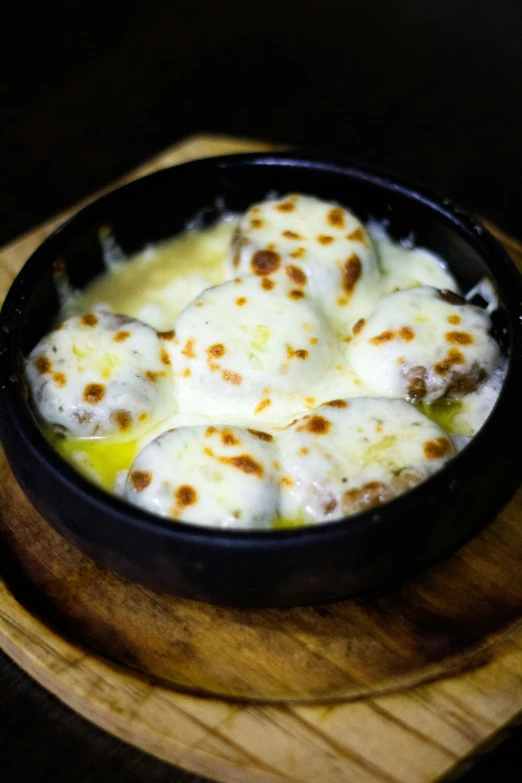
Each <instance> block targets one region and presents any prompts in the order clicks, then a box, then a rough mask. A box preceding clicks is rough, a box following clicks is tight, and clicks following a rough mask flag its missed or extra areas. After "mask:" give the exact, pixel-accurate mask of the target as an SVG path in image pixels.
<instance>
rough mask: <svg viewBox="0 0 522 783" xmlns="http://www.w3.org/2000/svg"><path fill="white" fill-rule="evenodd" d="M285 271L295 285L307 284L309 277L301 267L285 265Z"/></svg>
mask: <svg viewBox="0 0 522 783" xmlns="http://www.w3.org/2000/svg"><path fill="white" fill-rule="evenodd" d="M285 272H286V276H287V277H288V279H289V280H290V281H291V282H292V283H293V284H294V285H306V281H307V277H306V274H305V272H303V270H302V269H301V268H300V267H298V266H292V265H290V266H287V267H285Z"/></svg>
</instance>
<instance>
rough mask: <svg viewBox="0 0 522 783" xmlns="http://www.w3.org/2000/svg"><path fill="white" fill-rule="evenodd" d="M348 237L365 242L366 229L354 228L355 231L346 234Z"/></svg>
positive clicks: (353, 240)
mask: <svg viewBox="0 0 522 783" xmlns="http://www.w3.org/2000/svg"><path fill="white" fill-rule="evenodd" d="M346 239H350V240H351V241H352V242H364V241H365V236H364V231H363V230H362V228H354V230H353V231H351V232H350V233H349V234H347V235H346Z"/></svg>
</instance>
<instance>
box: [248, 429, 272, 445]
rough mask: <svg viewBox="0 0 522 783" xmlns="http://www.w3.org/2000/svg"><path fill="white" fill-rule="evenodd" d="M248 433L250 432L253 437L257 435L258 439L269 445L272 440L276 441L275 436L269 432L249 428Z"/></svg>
mask: <svg viewBox="0 0 522 783" xmlns="http://www.w3.org/2000/svg"><path fill="white" fill-rule="evenodd" d="M247 432H249V433H250V434H251V435H255V437H256V438H259V440H264V441H266V442H267V443H270V441H271V440H274V436H273V435H270V433H268V432H263V431H262V430H251V429H250V428H249V427H247Z"/></svg>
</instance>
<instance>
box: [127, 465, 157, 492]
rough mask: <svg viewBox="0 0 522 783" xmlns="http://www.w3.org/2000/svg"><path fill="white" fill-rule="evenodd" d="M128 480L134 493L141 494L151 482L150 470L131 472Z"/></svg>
mask: <svg viewBox="0 0 522 783" xmlns="http://www.w3.org/2000/svg"><path fill="white" fill-rule="evenodd" d="M129 478H130V480H131V484H132V486H133V487H134V489H135V490H136V492H143V490H144V489H146V488H147V487H148V486H149V484H150V482H151V481H152V473H151V472H150V470H133V471H132V472H131V474H130V476H129Z"/></svg>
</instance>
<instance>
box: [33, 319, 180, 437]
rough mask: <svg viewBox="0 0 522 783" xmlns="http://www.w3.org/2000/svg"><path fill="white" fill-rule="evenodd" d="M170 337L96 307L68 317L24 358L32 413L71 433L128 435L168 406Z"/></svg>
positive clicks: (170, 400)
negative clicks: (32, 406) (87, 311)
mask: <svg viewBox="0 0 522 783" xmlns="http://www.w3.org/2000/svg"><path fill="white" fill-rule="evenodd" d="M171 336H172V335H170V334H167V335H165V337H166V338H167V339H165V340H163V339H162V338H161V337H160V336H158V334H157V333H156V332H155V331H154V329H152V328H151V327H149V326H146V325H145V324H143V323H141V322H140V321H137V320H135V319H133V318H128V317H126V316H121V315H115V314H114V313H110V312H107V311H103V310H95V311H94V312H92V313H84V314H83V315H79V316H73V317H72V318H68V319H67V320H66V321H64V322H63V323H62V324H60V325H59V326H58V327H57V328H56V329H55V330H54V331H52V332H50V334H48V335H46V337H44V338H43V339H42V340H40V342H39V343H38V345H37V346H36V347H35V348H34V349H33V350H32V351H31V353H30V355H29V357H28V358H27V361H26V376H27V380H28V382H29V387H30V390H31V394H32V398H33V401H34V405H35V408H36V410H37V412H38V414H39V416H40V417H41V419H42V420H43V421H44V422H46V424H48V425H50V426H51V427H52V429H53V430H55V431H56V432H62V433H64V434H67V435H70V436H72V437H75V438H90V437H100V436H107V435H123V436H127V435H129V434H131V433H134V432H135V431H139V430H140V429H143V428H144V427H145V426H148V425H150V423H151V421H154V420H161V419H163V418H165V417H166V416H167V415H168V414H169V413H171V412H172V411H173V409H174V407H175V404H174V381H173V376H172V367H171V360H170V357H169V354H168V352H167V350H166V349H165V345H166V343H167V341H168V338H170V337H171Z"/></svg>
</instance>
